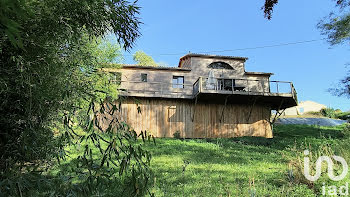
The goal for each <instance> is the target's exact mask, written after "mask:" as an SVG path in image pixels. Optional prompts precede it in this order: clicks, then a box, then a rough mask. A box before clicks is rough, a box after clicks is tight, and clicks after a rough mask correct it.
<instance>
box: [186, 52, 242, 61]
mask: <svg viewBox="0 0 350 197" xmlns="http://www.w3.org/2000/svg"><path fill="white" fill-rule="evenodd" d="M186 57H207V58H219V59H241V60H247V59H248V58H247V57H238V56H226V55H210V54H199V53H189V54H186V55H184V56H182V57H181V58H180V61H181V60H182V59H183V58H186Z"/></svg>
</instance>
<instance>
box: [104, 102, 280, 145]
mask: <svg viewBox="0 0 350 197" xmlns="http://www.w3.org/2000/svg"><path fill="white" fill-rule="evenodd" d="M137 103H138V104H137ZM117 106H118V104H117ZM138 107H139V108H140V110H141V112H138V109H137V108H138ZM224 107H225V105H224V104H210V103H200V102H199V103H197V105H195V104H194V101H193V100H188V99H164V98H163V99H155V98H137V99H131V98H129V99H126V100H125V101H123V103H122V104H121V109H120V112H118V114H116V115H115V117H116V118H118V119H119V120H121V121H125V122H126V123H128V124H129V125H130V126H131V127H132V128H133V129H135V131H136V132H140V131H145V130H147V132H150V133H151V134H152V135H154V136H155V137H173V134H174V133H175V132H177V131H178V132H180V135H181V137H184V138H231V137H239V136H259V137H266V138H272V136H273V135H272V130H271V126H270V123H269V118H270V115H271V114H270V112H271V111H270V109H269V108H268V107H267V106H262V105H255V106H254V108H253V109H252V112H251V116H250V118H249V120H248V115H249V111H250V109H251V106H250V105H242V104H239V105H238V104H227V105H226V107H225V109H223V108H224ZM222 110H224V111H223V119H222V120H221V122H220V118H221V114H222ZM193 113H194V120H193V121H192V117H193ZM110 118H112V117H110Z"/></svg>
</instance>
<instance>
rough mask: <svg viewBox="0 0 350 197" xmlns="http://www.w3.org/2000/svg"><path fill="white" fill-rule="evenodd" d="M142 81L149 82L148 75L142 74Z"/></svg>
mask: <svg viewBox="0 0 350 197" xmlns="http://www.w3.org/2000/svg"><path fill="white" fill-rule="evenodd" d="M141 81H142V82H147V74H145V73H141Z"/></svg>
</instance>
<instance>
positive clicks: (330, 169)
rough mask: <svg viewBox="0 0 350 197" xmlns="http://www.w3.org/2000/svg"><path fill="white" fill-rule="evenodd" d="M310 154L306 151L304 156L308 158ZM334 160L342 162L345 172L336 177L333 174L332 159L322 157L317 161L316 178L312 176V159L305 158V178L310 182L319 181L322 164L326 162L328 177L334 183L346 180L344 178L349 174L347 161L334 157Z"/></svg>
mask: <svg viewBox="0 0 350 197" xmlns="http://www.w3.org/2000/svg"><path fill="white" fill-rule="evenodd" d="M309 154H310V152H309V151H308V150H305V151H304V155H305V156H307V155H309ZM332 158H333V159H334V160H336V161H338V162H340V163H341V164H342V166H343V172H342V173H341V174H340V175H339V176H334V173H333V161H332V159H331V158H330V157H328V156H321V157H319V158H318V159H317V161H316V173H315V175H314V176H311V175H310V159H309V157H304V176H305V177H306V178H307V179H308V180H309V181H312V182H314V181H316V180H317V179H319V178H320V176H321V170H322V169H321V166H322V162H323V161H325V162H326V163H327V167H328V172H327V174H328V177H329V178H330V179H331V180H333V181H340V180H342V179H344V177H345V176H346V175H347V174H348V164H347V163H346V161H345V159H344V158H343V157H339V156H335V155H333V156H332Z"/></svg>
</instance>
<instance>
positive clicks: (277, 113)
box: [270, 99, 285, 125]
mask: <svg viewBox="0 0 350 197" xmlns="http://www.w3.org/2000/svg"><path fill="white" fill-rule="evenodd" d="M283 102H284V99H282V100H281V103H280V105H279V106H278V109H277V111H276V114H275V117H274V118H273V120H272V122H270V124H271V125H272V124H274V123H275V121H276V119H277V118H278V117H280V116H281V114H282V113H283V112H284V110H285V109H283V111H282V113H280V112H279V111H280V110H281V106H282V104H283Z"/></svg>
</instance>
